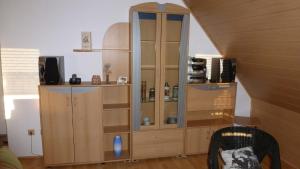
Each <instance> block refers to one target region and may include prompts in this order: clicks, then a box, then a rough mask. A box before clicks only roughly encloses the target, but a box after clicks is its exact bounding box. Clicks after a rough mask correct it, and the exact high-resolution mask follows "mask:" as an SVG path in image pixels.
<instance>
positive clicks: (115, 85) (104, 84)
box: [39, 81, 131, 87]
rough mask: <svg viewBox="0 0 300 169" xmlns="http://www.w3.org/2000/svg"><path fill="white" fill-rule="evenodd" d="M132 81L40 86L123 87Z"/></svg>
mask: <svg viewBox="0 0 300 169" xmlns="http://www.w3.org/2000/svg"><path fill="white" fill-rule="evenodd" d="M130 85H131V84H130V83H126V84H117V82H114V81H113V82H110V83H106V82H101V84H97V85H94V84H92V82H82V83H81V84H70V83H62V84H58V85H39V86H46V87H69V86H70V87H122V86H130Z"/></svg>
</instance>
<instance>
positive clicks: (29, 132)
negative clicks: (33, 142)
mask: <svg viewBox="0 0 300 169" xmlns="http://www.w3.org/2000/svg"><path fill="white" fill-rule="evenodd" d="M27 131H28V135H29V136H33V135H34V134H35V132H34V129H28V130H27Z"/></svg>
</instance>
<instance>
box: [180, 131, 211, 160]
mask: <svg viewBox="0 0 300 169" xmlns="http://www.w3.org/2000/svg"><path fill="white" fill-rule="evenodd" d="M211 135H212V133H211V128H210V127H209V126H207V127H197V128H187V129H186V137H185V151H186V154H204V153H208V148H209V144H210V138H211Z"/></svg>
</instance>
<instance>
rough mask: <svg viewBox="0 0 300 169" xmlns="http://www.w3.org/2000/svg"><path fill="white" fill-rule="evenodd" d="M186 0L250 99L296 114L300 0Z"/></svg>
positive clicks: (299, 73)
mask: <svg viewBox="0 0 300 169" xmlns="http://www.w3.org/2000/svg"><path fill="white" fill-rule="evenodd" d="M184 2H185V3H186V5H187V6H188V7H189V8H190V9H191V11H192V13H193V15H194V16H195V17H196V18H197V20H198V22H199V23H200V24H201V26H202V27H203V28H204V30H205V31H206V33H207V34H208V36H209V37H210V38H211V40H212V41H213V42H214V44H215V45H216V47H217V48H218V50H219V51H220V53H221V54H223V55H224V56H225V57H234V58H237V62H238V68H237V74H238V77H239V79H240V81H241V82H242V84H243V85H244V86H245V88H246V90H247V91H248V92H249V94H250V96H251V97H253V98H256V99H260V100H264V101H266V102H269V103H271V104H274V105H278V106H280V107H284V108H286V109H289V110H292V111H295V112H300V1H297V0H184Z"/></svg>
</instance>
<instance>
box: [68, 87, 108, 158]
mask: <svg viewBox="0 0 300 169" xmlns="http://www.w3.org/2000/svg"><path fill="white" fill-rule="evenodd" d="M72 103H73V124H74V144H75V162H76V163H90V162H102V161H103V144H102V138H103V130H102V118H101V117H102V95H101V88H100V87H72Z"/></svg>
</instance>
